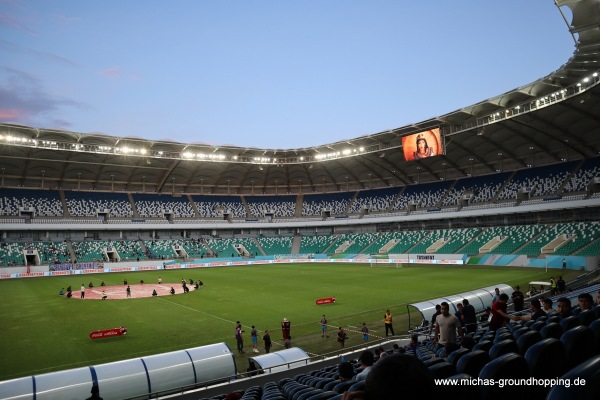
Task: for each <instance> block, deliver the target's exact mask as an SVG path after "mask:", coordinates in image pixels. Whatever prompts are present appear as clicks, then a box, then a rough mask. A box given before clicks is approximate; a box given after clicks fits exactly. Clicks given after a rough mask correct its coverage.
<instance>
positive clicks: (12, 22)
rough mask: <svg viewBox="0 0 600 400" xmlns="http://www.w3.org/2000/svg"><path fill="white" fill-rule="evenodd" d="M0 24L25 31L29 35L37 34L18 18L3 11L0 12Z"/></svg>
mask: <svg viewBox="0 0 600 400" xmlns="http://www.w3.org/2000/svg"><path fill="white" fill-rule="evenodd" d="M0 25H4V26H7V27H9V28H13V29H18V30H20V31H24V32H27V33H29V34H31V35H36V36H37V35H38V34H39V33H38V32H36V31H35V30H33V29H31V28H30V27H29V26H28V25H27V24H25V23H24V22H23V21H21V20H20V19H18V18H15V17H13V16H11V15H7V14H5V13H0Z"/></svg>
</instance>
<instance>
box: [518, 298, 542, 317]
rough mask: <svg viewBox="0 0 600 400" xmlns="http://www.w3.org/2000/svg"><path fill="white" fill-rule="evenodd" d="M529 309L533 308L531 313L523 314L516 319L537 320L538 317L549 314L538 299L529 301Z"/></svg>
mask: <svg viewBox="0 0 600 400" xmlns="http://www.w3.org/2000/svg"><path fill="white" fill-rule="evenodd" d="M529 309H530V310H531V314H526V315H521V316H517V317H515V321H519V320H521V321H535V320H537V319H538V318H541V317H545V316H546V315H547V314H546V312H545V311H544V310H542V305H541V304H540V301H539V300H538V299H533V300H531V302H530V303H529Z"/></svg>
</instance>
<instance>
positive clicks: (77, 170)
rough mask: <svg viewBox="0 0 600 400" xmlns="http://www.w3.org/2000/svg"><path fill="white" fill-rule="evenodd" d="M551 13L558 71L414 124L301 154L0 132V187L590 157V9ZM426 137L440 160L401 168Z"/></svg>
mask: <svg viewBox="0 0 600 400" xmlns="http://www.w3.org/2000/svg"><path fill="white" fill-rule="evenodd" d="M556 4H557V5H558V6H559V9H560V7H562V6H567V7H569V8H571V10H572V14H573V18H572V21H567V25H568V33H567V32H565V34H569V33H570V34H571V35H572V36H573V38H574V40H575V51H574V54H573V56H572V57H571V58H570V59H569V60H567V62H566V63H565V64H564V65H562V66H561V67H559V68H558V69H557V70H556V71H554V72H553V73H551V74H549V75H547V76H545V77H542V78H540V79H538V80H536V81H535V82H532V83H530V84H528V85H525V86H522V87H519V88H516V89H514V90H511V91H509V92H507V93H502V94H500V95H497V96H495V97H492V98H489V99H487V100H483V101H481V102H479V103H477V104H473V105H470V106H466V107H464V108H462V109H459V110H456V111H453V112H450V113H448V114H445V115H441V116H437V117H432V118H431V119H429V120H426V121H422V122H420V123H418V124H414V125H410V126H404V127H399V128H397V129H393V130H389V131H385V132H379V133H374V134H371V135H367V136H361V137H357V138H354V139H349V140H345V141H340V142H335V143H327V144H323V145H321V146H315V147H310V148H300V149H258V148H243V147H235V146H221V147H215V146H211V145H207V144H202V143H177V142H170V141H157V140H146V139H143V138H139V137H116V136H109V135H104V134H81V133H76V132H68V131H59V130H50V129H42V128H33V127H27V126H22V125H16V124H7V123H4V124H0V143H1V144H2V145H1V146H0V174H1V175H2V185H3V186H21V187H31V188H40V187H43V188H63V189H81V190H88V189H94V190H107V191H132V192H137V191H140V192H141V191H144V192H157V193H203V194H236V193H239V194H246V195H248V194H254V195H258V194H262V193H265V194H279V195H281V194H286V193H294V194H296V193H313V192H317V193H321V192H334V191H347V190H349V191H352V190H361V189H367V188H373V189H374V188H383V187H390V186H394V187H397V186H403V185H410V184H413V183H425V182H433V181H439V180H450V179H458V178H462V177H466V176H470V175H473V176H476V175H485V174H490V173H494V172H498V171H509V170H516V169H521V168H527V167H529V166H539V165H545V164H552V163H558V162H561V161H571V160H581V159H585V158H588V157H592V156H595V155H598V154H599V152H600V87H599V86H598V83H600V77H598V74H597V71H598V69H599V66H598V65H599V62H600V58H599V56H598V54H600V1H599V0H557V1H556ZM565 20H566V18H565ZM514 62H515V63H519V60H514ZM522 68H527V65H522ZM432 128H440V131H441V133H442V136H443V141H444V142H445V147H446V152H445V154H444V155H442V156H438V157H431V158H427V159H422V160H418V161H405V158H404V155H403V151H402V144H401V139H402V137H404V136H407V135H409V134H414V133H418V132H420V131H423V130H428V129H432Z"/></svg>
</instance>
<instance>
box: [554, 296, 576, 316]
mask: <svg viewBox="0 0 600 400" xmlns="http://www.w3.org/2000/svg"><path fill="white" fill-rule="evenodd" d="M556 308H557V309H558V315H559V316H560V318H561V319H564V318H567V317H570V316H571V315H573V313H572V312H571V300H569V299H567V298H566V297H561V298H559V299H558V300H557V301H556Z"/></svg>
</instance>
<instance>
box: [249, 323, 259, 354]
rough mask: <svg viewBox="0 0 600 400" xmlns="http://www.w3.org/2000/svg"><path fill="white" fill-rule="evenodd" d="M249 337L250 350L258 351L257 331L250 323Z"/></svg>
mask: <svg viewBox="0 0 600 400" xmlns="http://www.w3.org/2000/svg"><path fill="white" fill-rule="evenodd" d="M250 339H252V352H253V353H258V331H257V330H256V326H254V325H252V330H251V331H250Z"/></svg>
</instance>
